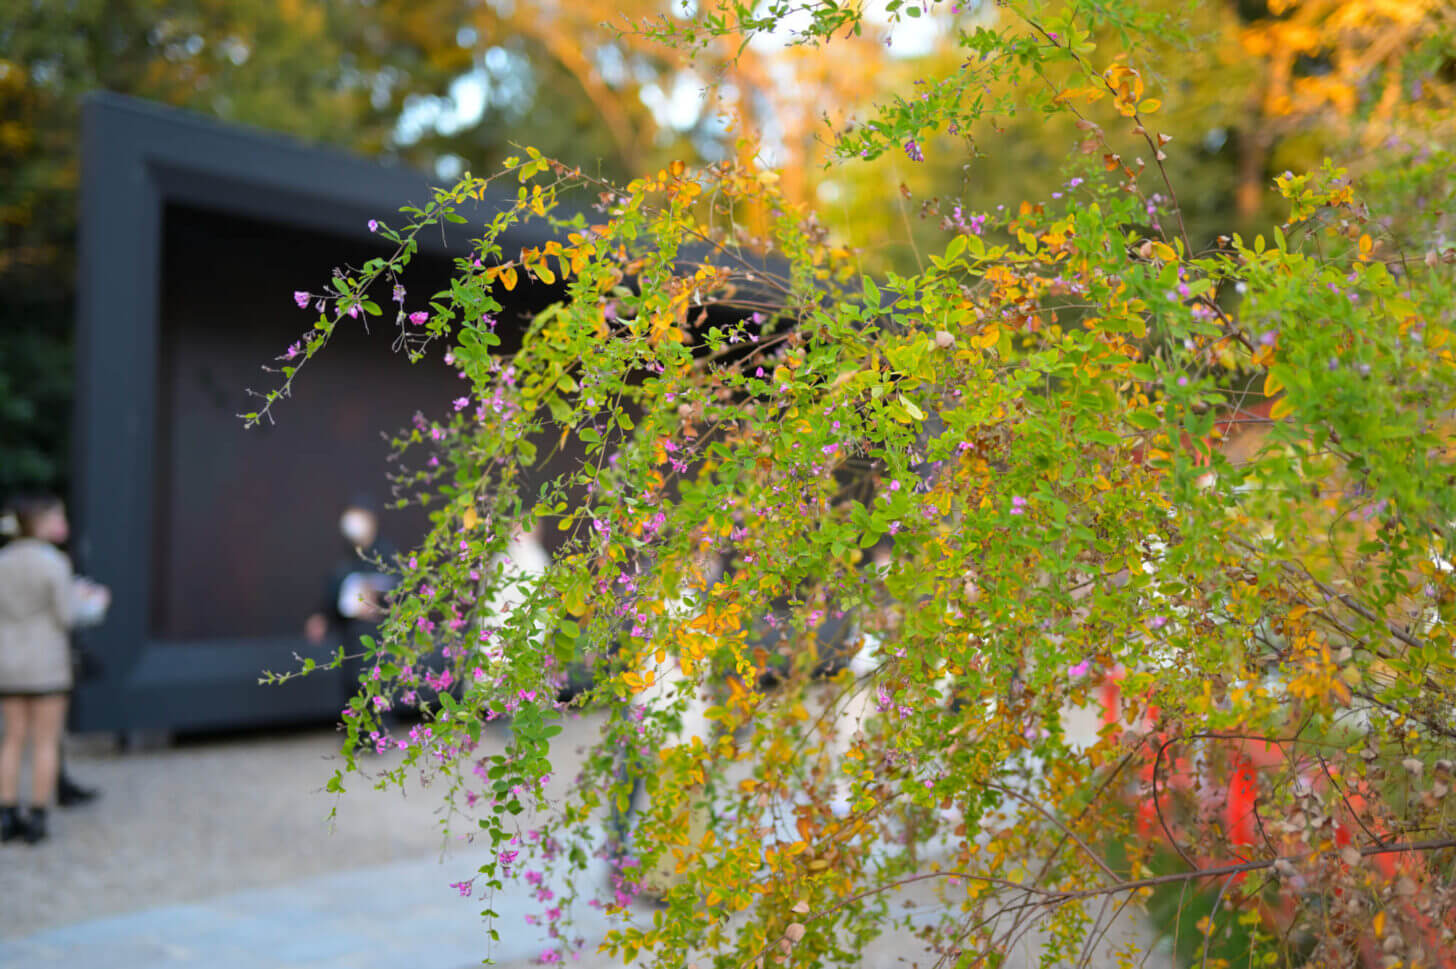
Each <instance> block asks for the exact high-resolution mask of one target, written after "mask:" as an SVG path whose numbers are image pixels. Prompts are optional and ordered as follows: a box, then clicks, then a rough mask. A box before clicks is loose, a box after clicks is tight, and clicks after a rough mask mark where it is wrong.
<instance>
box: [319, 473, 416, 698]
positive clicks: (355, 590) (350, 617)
mask: <svg viewBox="0 0 1456 969" xmlns="http://www.w3.org/2000/svg"><path fill="white" fill-rule="evenodd" d="M339 534H340V535H341V536H342V537H343V540H344V546H345V551H344V552H343V553H342V554H341V555H340V557H339V560H338V562H337V563H336V564H335V565H334V568H333V571H332V572H330V573H329V578H328V581H327V583H326V584H325V586H324V595H323V601H322V602H321V603H320V605H319V610H318V611H317V612H315V613H314V614H313V615H311V616H309V617H308V620H307V622H305V623H304V633H305V635H307V637H308V640H309V642H311V643H313V644H314V645H320V644H322V643H323V642H324V641H325V640H326V639H328V638H330V637H331V636H332V637H333V638H334V640H335V641H336V642H340V643H342V644H343V647H344V667H343V669H344V697H343V702H344V703H347V702H348V701H349V699H350V698H351V697H353V696H354V694H355V693H356V692H357V691H358V689H359V681H360V679H361V678H362V676H363V675H364V655H363V654H364V644H363V642H362V639H363V637H365V636H370V635H374V634H375V633H376V631H377V630H378V628H379V621H380V620H381V619H382V618H383V617H384V607H385V601H386V599H387V597H388V595H389V592H390V591H391V589H392V588H393V585H394V580H393V579H392V578H391V577H390V576H388V575H386V574H384V573H383V572H382V571H381V569H382V568H383V567H384V566H385V565H387V564H388V563H389V562H390V561H391V560H392V559H393V558H394V554H395V553H394V547H393V546H391V545H390V544H389V543H388V542H386V541H384V540H382V539H381V538H380V537H379V516H378V515H377V514H376V513H375V511H374V506H373V504H372V503H371V502H370V501H368V500H367V499H364V498H359V499H356V500H355V501H352V502H350V503H349V505H348V506H347V507H345V508H344V510H343V513H342V514H341V515H340V516H339Z"/></svg>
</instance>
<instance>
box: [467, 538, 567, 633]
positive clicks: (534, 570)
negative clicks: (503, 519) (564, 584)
mask: <svg viewBox="0 0 1456 969" xmlns="http://www.w3.org/2000/svg"><path fill="white" fill-rule="evenodd" d="M544 538H545V530H544V529H543V528H542V525H541V522H540V520H537V521H535V522H534V523H532V525H531V527H530V529H525V528H522V527H521V524H520V523H519V522H516V523H515V524H513V525H512V527H511V540H510V544H509V545H507V546H506V549H505V551H503V552H500V553H498V554H496V555H495V556H494V557H493V558H492V559H491V563H490V564H491V574H492V575H493V576H494V575H496V574H497V571H498V573H499V578H500V583H499V585H497V586H496V589H495V592H494V594H493V595H492V596H491V598H490V603H489V606H488V609H489V611H488V613H487V614H486V616H484V617H482V629H483V631H484V632H485V633H486V637H485V644H484V653H485V655H486V658H487V659H489V660H491V661H492V662H499V661H500V660H501V659H503V658H504V657H503V655H502V653H501V647H500V645H499V640H498V638H497V636H496V630H498V629H499V628H500V627H502V626H504V625H505V624H506V623H508V622H509V621H510V620H511V617H512V616H513V615H514V614H515V612H516V610H517V609H519V608H520V607H521V606H522V605H524V604H525V603H526V601H527V600H528V599H529V598H530V597H531V596H532V594H534V593H535V591H536V587H537V586H538V585H539V584H540V582H541V577H542V576H543V575H545V574H546V570H547V569H548V568H550V566H551V556H550V555H549V554H547V552H546V546H545V545H544V544H543V539H544ZM535 626H536V628H535V629H533V635H534V636H539V635H541V634H542V633H543V632H544V630H543V629H541V628H540V625H539V623H537V624H535Z"/></svg>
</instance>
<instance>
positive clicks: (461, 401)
mask: <svg viewBox="0 0 1456 969" xmlns="http://www.w3.org/2000/svg"><path fill="white" fill-rule="evenodd" d="M469 406H470V398H469V397H456V398H455V409H456V410H457V411H462V410H464V409H465V408H467V407H469Z"/></svg>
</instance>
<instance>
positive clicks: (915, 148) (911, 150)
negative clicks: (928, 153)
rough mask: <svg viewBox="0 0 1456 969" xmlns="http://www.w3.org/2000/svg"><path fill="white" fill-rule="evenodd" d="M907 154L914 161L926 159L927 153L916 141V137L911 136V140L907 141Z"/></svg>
mask: <svg viewBox="0 0 1456 969" xmlns="http://www.w3.org/2000/svg"><path fill="white" fill-rule="evenodd" d="M905 154H906V155H908V156H909V157H910V160H911V161H913V162H919V161H925V153H924V152H922V151H921V150H920V145H919V143H917V142H916V141H915V139H914V138H911V139H910V140H909V141H907V142H905Z"/></svg>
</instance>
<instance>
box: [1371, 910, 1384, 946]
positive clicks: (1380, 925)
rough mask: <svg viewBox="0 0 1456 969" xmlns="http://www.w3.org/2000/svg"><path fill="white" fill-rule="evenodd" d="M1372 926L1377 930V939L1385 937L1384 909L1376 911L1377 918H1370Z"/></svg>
mask: <svg viewBox="0 0 1456 969" xmlns="http://www.w3.org/2000/svg"><path fill="white" fill-rule="evenodd" d="M1370 927H1371V928H1372V929H1374V930H1375V937H1376V938H1377V939H1379V938H1384V936H1385V913H1384V912H1383V911H1382V912H1376V913H1375V918H1373V919H1371V920H1370Z"/></svg>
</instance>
